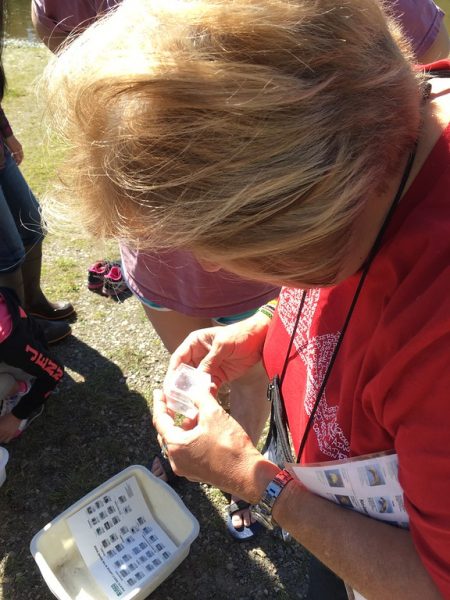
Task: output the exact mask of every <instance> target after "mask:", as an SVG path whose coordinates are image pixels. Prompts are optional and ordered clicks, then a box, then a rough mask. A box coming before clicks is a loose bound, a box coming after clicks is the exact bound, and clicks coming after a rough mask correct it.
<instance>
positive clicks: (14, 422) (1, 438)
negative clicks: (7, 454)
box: [0, 413, 21, 443]
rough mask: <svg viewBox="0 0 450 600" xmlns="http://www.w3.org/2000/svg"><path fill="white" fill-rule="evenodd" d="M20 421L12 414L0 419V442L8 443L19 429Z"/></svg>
mask: <svg viewBox="0 0 450 600" xmlns="http://www.w3.org/2000/svg"><path fill="white" fill-rule="evenodd" d="M20 421H21V419H18V418H17V417H15V416H14V415H13V414H12V413H9V414H7V415H3V416H2V417H0V442H2V443H6V442H10V441H11V440H12V439H13V437H14V436H15V435H16V433H17V430H18V429H19V425H20Z"/></svg>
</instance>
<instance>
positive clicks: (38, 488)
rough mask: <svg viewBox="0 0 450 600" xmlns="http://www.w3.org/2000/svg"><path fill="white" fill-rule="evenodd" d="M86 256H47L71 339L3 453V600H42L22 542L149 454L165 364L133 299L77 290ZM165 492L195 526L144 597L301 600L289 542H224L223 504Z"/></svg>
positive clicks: (301, 570) (64, 249) (63, 249)
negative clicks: (59, 374)
mask: <svg viewBox="0 0 450 600" xmlns="http://www.w3.org/2000/svg"><path fill="white" fill-rule="evenodd" d="M94 252H95V251H94V250H93V249H92V248H91V247H90V244H87V243H83V242H77V241H73V240H67V239H66V240H60V239H55V240H52V241H50V242H48V243H47V246H46V257H47V258H46V270H45V277H46V280H47V289H48V290H49V291H50V292H51V293H52V296H53V297H56V296H58V297H62V296H64V297H65V298H69V299H70V300H72V301H73V302H74V304H75V306H76V309H77V313H78V318H77V320H76V322H74V323H73V335H72V336H71V337H70V338H68V339H67V340H66V341H64V342H62V343H61V344H60V345H59V346H57V347H55V350H57V352H58V354H59V355H60V357H61V358H62V359H63V360H64V362H65V364H66V368H67V374H66V376H65V379H64V381H63V383H62V384H61V386H60V388H59V390H58V391H57V393H56V394H54V395H53V396H52V398H51V399H50V401H49V402H48V405H47V409H46V412H45V416H44V417H43V418H41V419H39V420H38V421H36V422H35V423H34V424H33V425H32V427H30V429H29V430H28V431H26V433H25V434H24V435H23V436H22V438H20V439H19V440H17V441H15V442H13V443H11V444H9V445H8V449H9V452H10V462H9V464H8V466H7V480H6V483H5V484H4V486H3V487H2V488H1V490H0V547H1V548H2V549H3V555H2V560H1V562H0V598H2V599H4V600H25V599H28V598H29V599H32V600H47V599H48V600H50V598H52V597H53V596H52V595H51V593H50V592H49V590H48V589H47V587H46V585H45V583H44V582H43V580H42V578H41V576H40V573H39V570H38V568H37V566H36V564H35V562H34V560H33V558H32V557H31V555H30V552H29V543H30V540H31V538H32V537H33V535H34V534H35V533H36V532H37V531H39V530H40V529H41V528H42V527H43V526H44V525H45V524H46V523H47V522H48V521H50V520H51V519H52V518H54V517H55V516H57V515H58V514H59V513H61V512H62V511H63V510H64V509H65V508H67V507H68V506H70V505H71V504H72V503H73V502H75V501H76V500H78V499H79V498H80V497H81V496H83V495H84V494H86V493H87V492H89V491H90V490H91V489H93V488H94V487H96V486H97V485H99V484H100V483H102V482H103V481H105V480H106V479H108V478H109V477H111V476H112V475H114V474H116V473H118V472H119V471H121V470H122V469H124V468H125V467H127V466H128V465H131V464H142V465H148V463H149V460H150V459H151V457H152V456H153V454H154V453H155V452H156V451H157V450H158V449H159V448H158V445H157V442H156V436H155V433H154V431H153V428H152V426H151V402H150V398H151V390H152V389H153V388H155V387H158V386H160V384H161V382H162V380H163V377H164V374H165V370H166V365H167V359H168V355H167V353H166V352H165V350H164V348H163V347H162V345H161V343H160V342H159V340H158V338H157V336H156V334H155V333H154V332H153V331H152V329H151V326H150V325H149V324H148V322H147V321H146V319H145V317H144V315H143V311H142V309H141V308H140V306H139V304H138V302H137V301H136V300H135V299H134V298H129V299H127V300H125V301H124V302H123V303H117V302H114V301H113V300H111V299H109V298H104V297H101V296H99V295H96V294H93V293H90V292H88V291H87V289H86V286H85V278H86V268H87V265H89V264H90V263H91V262H92V260H93V259H94V258H98V257H99V255H98V254H94ZM52 257H53V258H52ZM54 273H58V278H57V280H55V277H54ZM50 274H53V277H52V278H50ZM176 491H177V492H178V493H179V494H180V496H181V498H182V499H183V501H184V502H185V504H186V505H187V507H188V508H189V509H190V510H191V511H192V513H193V514H194V515H195V516H196V517H197V519H198V521H199V523H200V535H199V537H198V538H197V540H195V542H194V543H193V544H192V546H191V551H190V554H189V556H188V557H187V559H186V560H185V561H184V562H183V563H182V564H181V565H180V566H179V567H178V568H177V569H176V570H175V572H174V573H173V574H172V575H171V576H170V577H169V578H168V579H167V580H166V581H165V582H164V583H163V584H162V585H161V586H160V587H158V588H157V589H156V590H155V591H154V592H153V594H152V595H151V597H152V599H154V600H163V599H164V600H178V599H181V598H184V599H185V598H188V599H191V598H192V599H195V600H209V599H211V598H214V599H215V600H221V599H224V600H225V599H233V600H248V599H257V598H281V599H287V598H289V599H291V598H292V599H296V598H299V599H300V598H303V597H304V594H305V589H306V585H307V581H306V574H305V573H306V569H305V564H306V554H305V552H304V550H303V549H302V548H301V547H300V546H299V545H298V544H296V543H295V542H291V543H285V542H283V541H282V540H281V538H280V536H279V535H274V534H269V533H264V534H262V535H261V536H259V537H258V539H257V540H256V541H254V542H250V543H245V544H238V543H236V542H234V541H233V540H232V539H231V538H230V537H229V536H228V534H227V533H226V530H225V508H226V500H225V498H224V497H223V495H222V494H221V493H220V492H219V491H218V490H216V489H215V488H211V487H209V486H207V485H204V484H193V483H190V482H188V481H186V480H180V481H178V482H177V483H176Z"/></svg>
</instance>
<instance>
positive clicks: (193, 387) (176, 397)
mask: <svg viewBox="0 0 450 600" xmlns="http://www.w3.org/2000/svg"><path fill="white" fill-rule="evenodd" d="M210 385H211V376H210V375H209V373H205V372H204V371H200V370H199V369H194V367H191V366H189V365H185V364H183V363H182V364H181V365H179V366H178V367H177V369H175V370H174V371H173V372H171V373H169V374H168V375H167V376H166V378H165V380H164V385H163V387H164V394H165V396H166V400H167V406H168V407H169V408H170V409H172V410H173V411H174V412H176V413H179V414H181V415H184V416H185V417H188V418H190V419H195V417H196V416H197V413H198V411H197V407H196V406H195V404H194V402H193V399H194V398H195V397H196V396H197V395H198V394H199V393H201V392H204V391H205V390H206V391H208V390H209V388H210Z"/></svg>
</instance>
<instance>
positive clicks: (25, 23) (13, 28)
mask: <svg viewBox="0 0 450 600" xmlns="http://www.w3.org/2000/svg"><path fill="white" fill-rule="evenodd" d="M449 2H450V0H449ZM5 4H6V7H7V8H6V27H5V30H6V36H7V37H8V38H14V39H18V40H26V41H28V42H33V43H34V42H37V38H36V34H35V32H34V28H33V25H32V23H31V0H8V1H7V2H6V3H5Z"/></svg>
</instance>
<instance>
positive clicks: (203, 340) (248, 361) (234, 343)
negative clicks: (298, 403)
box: [169, 313, 270, 388]
mask: <svg viewBox="0 0 450 600" xmlns="http://www.w3.org/2000/svg"><path fill="white" fill-rule="evenodd" d="M269 323H270V321H269V319H268V318H267V317H266V316H265V315H263V314H261V313H256V314H255V315H253V316H252V317H250V318H249V319H245V321H240V322H239V323H235V324H233V325H227V326H226V327H211V328H208V329H200V330H198V331H194V332H193V333H191V334H190V335H188V337H187V338H186V339H185V341H184V342H183V343H182V344H181V345H180V346H179V347H178V348H177V350H175V352H174V353H173V355H172V357H171V359H170V363H169V372H170V371H172V370H174V369H176V368H177V367H178V365H179V364H180V363H186V364H189V365H191V366H193V367H200V369H202V370H203V371H206V372H207V373H210V375H211V377H212V380H213V383H214V384H215V385H216V386H217V387H218V388H219V387H220V386H221V385H222V384H223V383H225V382H229V381H233V380H235V379H238V378H239V377H241V376H242V375H243V374H244V373H246V371H247V370H248V369H249V368H250V367H252V366H253V365H256V364H257V363H258V362H259V361H260V360H261V356H262V350H263V346H264V340H265V338H266V333H267V329H268V327H269Z"/></svg>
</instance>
